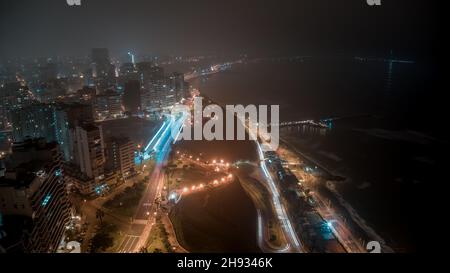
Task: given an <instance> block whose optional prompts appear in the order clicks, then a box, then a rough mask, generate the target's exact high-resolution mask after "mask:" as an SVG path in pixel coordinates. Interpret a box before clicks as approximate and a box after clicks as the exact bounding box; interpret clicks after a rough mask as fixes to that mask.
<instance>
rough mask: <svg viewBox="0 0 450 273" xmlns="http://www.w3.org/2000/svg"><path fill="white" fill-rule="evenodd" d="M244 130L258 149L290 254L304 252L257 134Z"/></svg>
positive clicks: (262, 168)
mask: <svg viewBox="0 0 450 273" xmlns="http://www.w3.org/2000/svg"><path fill="white" fill-rule="evenodd" d="M244 125H245V128H246V130H247V132H248V133H249V135H250V136H251V139H254V140H255V143H256V146H257V149H258V155H259V160H260V167H261V170H262V172H263V173H264V178H265V180H266V182H267V185H268V189H269V192H270V194H271V196H272V203H273V206H274V207H275V212H276V214H277V217H278V220H279V221H280V224H281V226H282V228H283V230H284V234H285V237H286V240H287V241H288V243H289V246H290V251H291V252H300V253H302V252H305V250H304V247H303V245H302V244H301V241H300V239H299V238H298V236H297V233H296V232H295V230H294V228H293V225H292V223H291V220H290V219H289V216H288V214H287V213H286V209H285V208H284V205H283V204H282V202H281V196H280V194H279V191H278V188H277V186H276V184H275V181H274V180H273V178H272V175H271V174H270V172H269V170H268V168H267V165H266V160H265V157H264V153H263V150H262V148H261V144H260V142H259V141H260V140H258V137H257V135H258V134H257V132H252V131H251V130H250V128H249V127H248V126H247V125H246V123H244Z"/></svg>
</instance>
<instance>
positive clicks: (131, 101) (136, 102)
mask: <svg viewBox="0 0 450 273" xmlns="http://www.w3.org/2000/svg"><path fill="white" fill-rule="evenodd" d="M122 102H123V106H124V108H125V111H127V112H130V113H132V114H136V113H138V112H139V111H140V109H141V84H140V83H139V81H129V82H127V83H126V84H125V91H124V93H123V96H122Z"/></svg>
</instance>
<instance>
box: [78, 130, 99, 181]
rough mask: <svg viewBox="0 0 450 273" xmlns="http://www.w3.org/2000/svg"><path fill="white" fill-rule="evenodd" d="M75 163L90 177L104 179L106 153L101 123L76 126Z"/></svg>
mask: <svg viewBox="0 0 450 273" xmlns="http://www.w3.org/2000/svg"><path fill="white" fill-rule="evenodd" d="M74 149H75V151H74V163H75V164H76V165H78V167H79V168H80V170H81V172H82V173H84V174H86V176H87V177H89V178H94V179H95V180H102V179H103V175H104V165H105V154H104V149H105V148H104V142H103V132H102V127H101V125H95V124H83V125H80V126H76V127H75V135H74Z"/></svg>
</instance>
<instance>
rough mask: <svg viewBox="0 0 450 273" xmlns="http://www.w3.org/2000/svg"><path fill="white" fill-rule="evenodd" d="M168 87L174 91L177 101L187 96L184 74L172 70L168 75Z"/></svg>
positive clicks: (187, 90) (187, 85) (187, 88)
mask: <svg viewBox="0 0 450 273" xmlns="http://www.w3.org/2000/svg"><path fill="white" fill-rule="evenodd" d="M169 85H170V89H171V90H172V91H174V92H175V98H176V101H177V102H180V101H181V100H182V99H183V98H187V97H189V84H188V83H187V82H185V81H184V74H182V73H178V72H174V73H172V74H170V76H169Z"/></svg>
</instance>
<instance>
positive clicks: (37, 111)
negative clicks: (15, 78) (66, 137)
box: [11, 104, 56, 142]
mask: <svg viewBox="0 0 450 273" xmlns="http://www.w3.org/2000/svg"><path fill="white" fill-rule="evenodd" d="M11 123H12V126H13V139H14V141H16V142H20V141H24V140H25V139H27V138H45V139H46V140H47V141H49V142H52V141H56V136H55V133H56V124H55V121H54V106H53V105H50V104H33V105H30V106H27V107H24V108H22V109H16V110H14V111H12V113H11Z"/></svg>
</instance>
